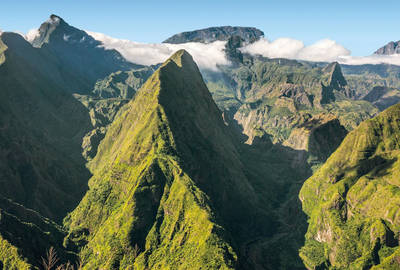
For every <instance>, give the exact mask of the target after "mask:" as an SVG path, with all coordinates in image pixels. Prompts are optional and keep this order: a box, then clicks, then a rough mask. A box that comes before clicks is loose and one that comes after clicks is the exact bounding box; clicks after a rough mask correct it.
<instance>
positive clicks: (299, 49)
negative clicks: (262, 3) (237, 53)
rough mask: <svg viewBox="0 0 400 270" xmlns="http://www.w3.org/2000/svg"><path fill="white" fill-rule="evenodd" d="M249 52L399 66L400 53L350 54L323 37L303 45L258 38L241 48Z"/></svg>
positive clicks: (291, 57) (292, 57)
mask: <svg viewBox="0 0 400 270" xmlns="http://www.w3.org/2000/svg"><path fill="white" fill-rule="evenodd" d="M241 50H242V51H243V52H247V53H249V54H253V55H256V54H259V55H262V56H264V57H268V58H289V59H298V60H306V61H314V62H333V61H338V62H339V63H341V64H347V65H364V64H372V65H377V64H392V65H398V66H400V54H395V55H370V56H351V55H350V53H351V52H350V51H349V50H347V49H346V48H345V47H343V46H342V45H340V44H338V43H337V42H336V41H334V40H329V39H323V40H320V41H317V42H316V43H314V44H312V45H309V46H305V45H304V43H303V42H301V41H299V40H296V39H291V38H278V39H276V40H274V41H268V40H267V39H260V40H259V41H257V42H255V43H253V44H249V45H247V46H245V47H243V48H242V49H241Z"/></svg>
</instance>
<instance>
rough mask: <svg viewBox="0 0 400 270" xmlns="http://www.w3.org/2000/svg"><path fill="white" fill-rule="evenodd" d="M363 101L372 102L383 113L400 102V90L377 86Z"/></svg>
mask: <svg viewBox="0 0 400 270" xmlns="http://www.w3.org/2000/svg"><path fill="white" fill-rule="evenodd" d="M363 99H364V100H367V101H369V102H371V103H372V104H374V105H375V106H377V107H378V108H379V109H380V110H381V111H383V110H385V109H386V108H389V107H390V106H392V105H395V104H397V103H399V102H400V90H399V89H396V88H390V87H383V86H375V87H374V88H373V89H372V90H371V91H370V92H369V93H368V94H367V95H366V96H365V97H364V98H363Z"/></svg>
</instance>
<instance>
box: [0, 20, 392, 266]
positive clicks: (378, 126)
mask: <svg viewBox="0 0 400 270" xmlns="http://www.w3.org/2000/svg"><path fill="white" fill-rule="evenodd" d="M262 36H264V33H263V32H262V31H260V30H258V29H256V28H249V27H228V26H227V27H212V28H207V29H202V30H196V31H192V32H184V33H181V34H177V35H175V36H173V37H171V38H169V39H167V40H166V41H165V42H168V43H186V42H201V43H204V44H207V43H210V42H213V41H226V43H225V45H224V46H225V47H224V51H223V52H224V54H225V55H226V57H227V58H228V59H229V61H230V65H224V66H218V69H217V70H210V69H199V67H198V66H197V64H196V63H195V60H194V59H193V57H192V56H191V55H190V54H189V53H188V52H187V51H185V50H178V51H177V52H174V53H173V55H171V57H169V58H168V59H167V60H166V61H165V62H164V63H160V64H158V65H154V66H144V65H138V64H135V63H131V62H129V61H127V60H126V59H125V58H124V57H123V56H122V54H121V53H120V52H118V51H117V50H110V49H105V48H104V46H102V45H103V44H102V43H101V41H98V40H96V39H94V38H93V37H92V36H90V35H88V34H87V33H86V32H84V31H82V30H79V29H77V28H74V27H73V26H70V25H69V24H67V23H66V22H65V21H64V20H63V19H62V18H60V17H59V16H56V15H51V16H50V18H49V19H48V20H47V21H46V22H44V23H43V24H42V25H41V26H40V28H39V30H38V34H37V35H36V36H35V37H34V38H33V39H32V40H31V43H29V42H28V41H26V40H25V39H24V38H23V37H22V36H21V35H19V34H16V33H8V32H6V33H2V34H1V36H0V183H1V184H2V188H1V189H0V250H1V251H0V269H40V267H41V266H40V265H39V264H40V260H41V258H42V257H45V256H46V251H47V250H49V249H50V247H54V248H55V250H56V251H57V254H58V255H57V256H58V257H59V261H58V263H57V264H58V266H60V267H61V264H62V263H66V262H67V261H70V262H75V261H78V260H81V262H82V264H83V269H290V270H292V269H294V270H297V269H304V268H305V267H306V268H308V269H353V268H354V269H370V268H372V267H377V268H379V267H383V269H397V268H396V267H398V266H399V265H400V263H399V260H398V258H399V252H400V251H399V248H398V247H399V240H398V239H399V237H398V236H399V235H398V232H399V228H400V227H399V225H398V224H400V223H399V217H398V205H397V204H398V203H397V201H398V200H399V199H400V195H399V194H400V192H399V190H398V189H399V188H398V183H397V182H398V180H396V179H397V178H398V177H397V174H398V172H397V171H398V164H397V163H398V162H397V158H398V152H399V149H400V140H399V138H398V137H399V136H398V130H399V127H398V122H399V121H398V120H399V119H398V118H399V105H394V104H396V103H397V102H398V101H399V100H400V98H399V97H400V90H399V89H400V76H399V74H400V67H399V66H394V65H388V64H379V65H359V66H350V65H340V64H339V63H337V62H333V63H314V62H307V61H296V60H290V59H270V58H265V57H261V56H254V55H250V54H247V53H243V52H242V51H241V50H240V48H241V47H242V46H244V45H245V44H247V43H250V42H254V41H256V40H258V39H260V38H261V37H262ZM392 105H394V106H392ZM390 106H392V107H390ZM388 107H390V108H388ZM381 111H383V112H381ZM300 190H301V191H300ZM298 198H300V200H301V201H299V199H298ZM303 210H304V212H305V214H304V213H303ZM307 216H308V222H309V223H307ZM299 250H300V251H299ZM390 267H392V268H390ZM64 268H65V266H64ZM64 268H62V269H64Z"/></svg>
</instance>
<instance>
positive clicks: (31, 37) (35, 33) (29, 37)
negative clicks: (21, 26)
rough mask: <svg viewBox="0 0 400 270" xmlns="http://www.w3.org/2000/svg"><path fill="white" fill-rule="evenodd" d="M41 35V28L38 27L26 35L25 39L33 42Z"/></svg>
mask: <svg viewBox="0 0 400 270" xmlns="http://www.w3.org/2000/svg"><path fill="white" fill-rule="evenodd" d="M38 35H39V30H38V29H31V30H29V31H28V33H26V35H24V37H25V39H26V40H27V41H28V42H32V41H33V40H34V39H35V38H36V37H37V36H38Z"/></svg>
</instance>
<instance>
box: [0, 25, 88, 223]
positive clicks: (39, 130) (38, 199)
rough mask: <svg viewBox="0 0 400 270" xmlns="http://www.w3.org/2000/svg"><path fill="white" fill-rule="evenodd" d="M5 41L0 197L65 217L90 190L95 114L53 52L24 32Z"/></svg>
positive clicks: (0, 68)
mask: <svg viewBox="0 0 400 270" xmlns="http://www.w3.org/2000/svg"><path fill="white" fill-rule="evenodd" d="M0 39H1V43H2V44H3V46H2V47H3V48H4V51H3V53H2V58H3V59H4V62H3V63H2V64H1V65H0V78H1V80H0V81H1V83H0V89H1V91H0V99H1V101H0V111H1V115H0V130H1V132H0V138H1V139H0V141H1V151H0V160H1V162H0V181H1V183H2V186H3V188H2V189H1V191H0V195H2V196H4V197H6V198H10V199H12V200H13V201H15V202H18V203H20V204H23V205H26V206H28V205H29V208H32V209H34V210H36V211H38V212H40V213H41V214H42V215H44V216H46V217H50V218H54V219H55V220H58V221H59V220H61V219H62V218H63V216H64V215H65V213H66V212H67V211H71V210H72V209H73V208H74V206H75V205H76V204H77V203H78V202H79V200H80V198H81V196H82V195H83V193H84V192H85V190H86V188H87V178H88V177H89V172H88V171H87V169H86V168H85V166H84V160H83V158H82V156H81V147H80V146H81V139H82V137H83V136H84V134H85V133H86V132H88V131H89V130H90V126H91V125H90V118H89V115H88V113H87V111H86V109H85V107H84V106H83V105H82V104H81V103H80V102H78V101H77V100H76V99H74V98H73V97H72V96H71V95H70V94H68V93H67V89H65V87H64V86H63V85H62V84H60V83H59V82H60V81H62V80H61V79H60V78H61V77H62V75H61V72H60V70H58V69H57V68H56V66H55V65H53V64H54V63H55V62H54V61H55V60H54V58H53V56H52V55H46V54H42V52H41V51H40V50H38V49H35V48H33V47H32V46H31V45H30V44H29V43H28V42H27V41H25V40H24V39H23V37H22V36H20V35H18V34H13V33H3V34H2V35H1V37H0Z"/></svg>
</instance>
